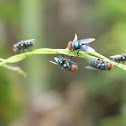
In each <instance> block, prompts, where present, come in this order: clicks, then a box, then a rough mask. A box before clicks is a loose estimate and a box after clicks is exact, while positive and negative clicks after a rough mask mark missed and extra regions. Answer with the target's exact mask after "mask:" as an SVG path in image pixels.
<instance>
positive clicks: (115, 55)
mask: <svg viewBox="0 0 126 126" xmlns="http://www.w3.org/2000/svg"><path fill="white" fill-rule="evenodd" d="M120 56H121V55H114V56H110V58H115V57H120Z"/></svg>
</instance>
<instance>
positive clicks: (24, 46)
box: [15, 41, 35, 52]
mask: <svg viewBox="0 0 126 126" xmlns="http://www.w3.org/2000/svg"><path fill="white" fill-rule="evenodd" d="M34 45H35V44H34V42H33V41H20V42H18V43H16V44H15V46H16V48H17V51H18V52H19V51H21V50H25V49H29V48H31V47H33V46H34Z"/></svg>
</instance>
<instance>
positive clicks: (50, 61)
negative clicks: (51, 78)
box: [49, 61, 58, 65]
mask: <svg viewBox="0 0 126 126" xmlns="http://www.w3.org/2000/svg"><path fill="white" fill-rule="evenodd" d="M49 62H50V63H52V64H55V65H58V64H57V63H56V62H53V61H49Z"/></svg>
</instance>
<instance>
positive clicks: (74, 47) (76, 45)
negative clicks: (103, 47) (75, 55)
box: [71, 41, 89, 51]
mask: <svg viewBox="0 0 126 126" xmlns="http://www.w3.org/2000/svg"><path fill="white" fill-rule="evenodd" d="M82 45H85V46H89V44H88V43H82V42H81V41H74V42H72V43H71V47H72V48H71V50H72V51H73V50H79V49H81V47H82Z"/></svg>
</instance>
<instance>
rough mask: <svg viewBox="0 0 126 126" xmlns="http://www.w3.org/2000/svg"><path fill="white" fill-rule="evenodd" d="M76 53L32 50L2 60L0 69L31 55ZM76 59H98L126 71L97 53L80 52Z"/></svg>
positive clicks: (47, 49)
mask: <svg viewBox="0 0 126 126" xmlns="http://www.w3.org/2000/svg"><path fill="white" fill-rule="evenodd" d="M76 53H77V51H73V52H71V51H69V50H68V49H49V48H42V49H36V50H34V51H32V52H26V53H22V54H18V55H14V56H12V57H9V58H7V59H6V60H3V62H2V63H0V67H1V66H2V65H4V64H6V63H16V62H19V61H21V60H23V59H25V58H26V57H28V56H32V55H38V54H63V55H68V56H76ZM78 57H81V58H85V59H87V60H90V59H92V58H96V57H99V58H101V59H103V60H104V61H107V62H110V63H112V64H113V65H115V66H117V67H119V68H120V69H123V70H125V71H126V65H123V64H120V63H116V62H114V61H111V60H110V59H108V58H106V57H105V56H103V55H101V54H99V53H97V52H90V53H88V52H82V51H80V52H79V55H78ZM0 60H1V59H0Z"/></svg>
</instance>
